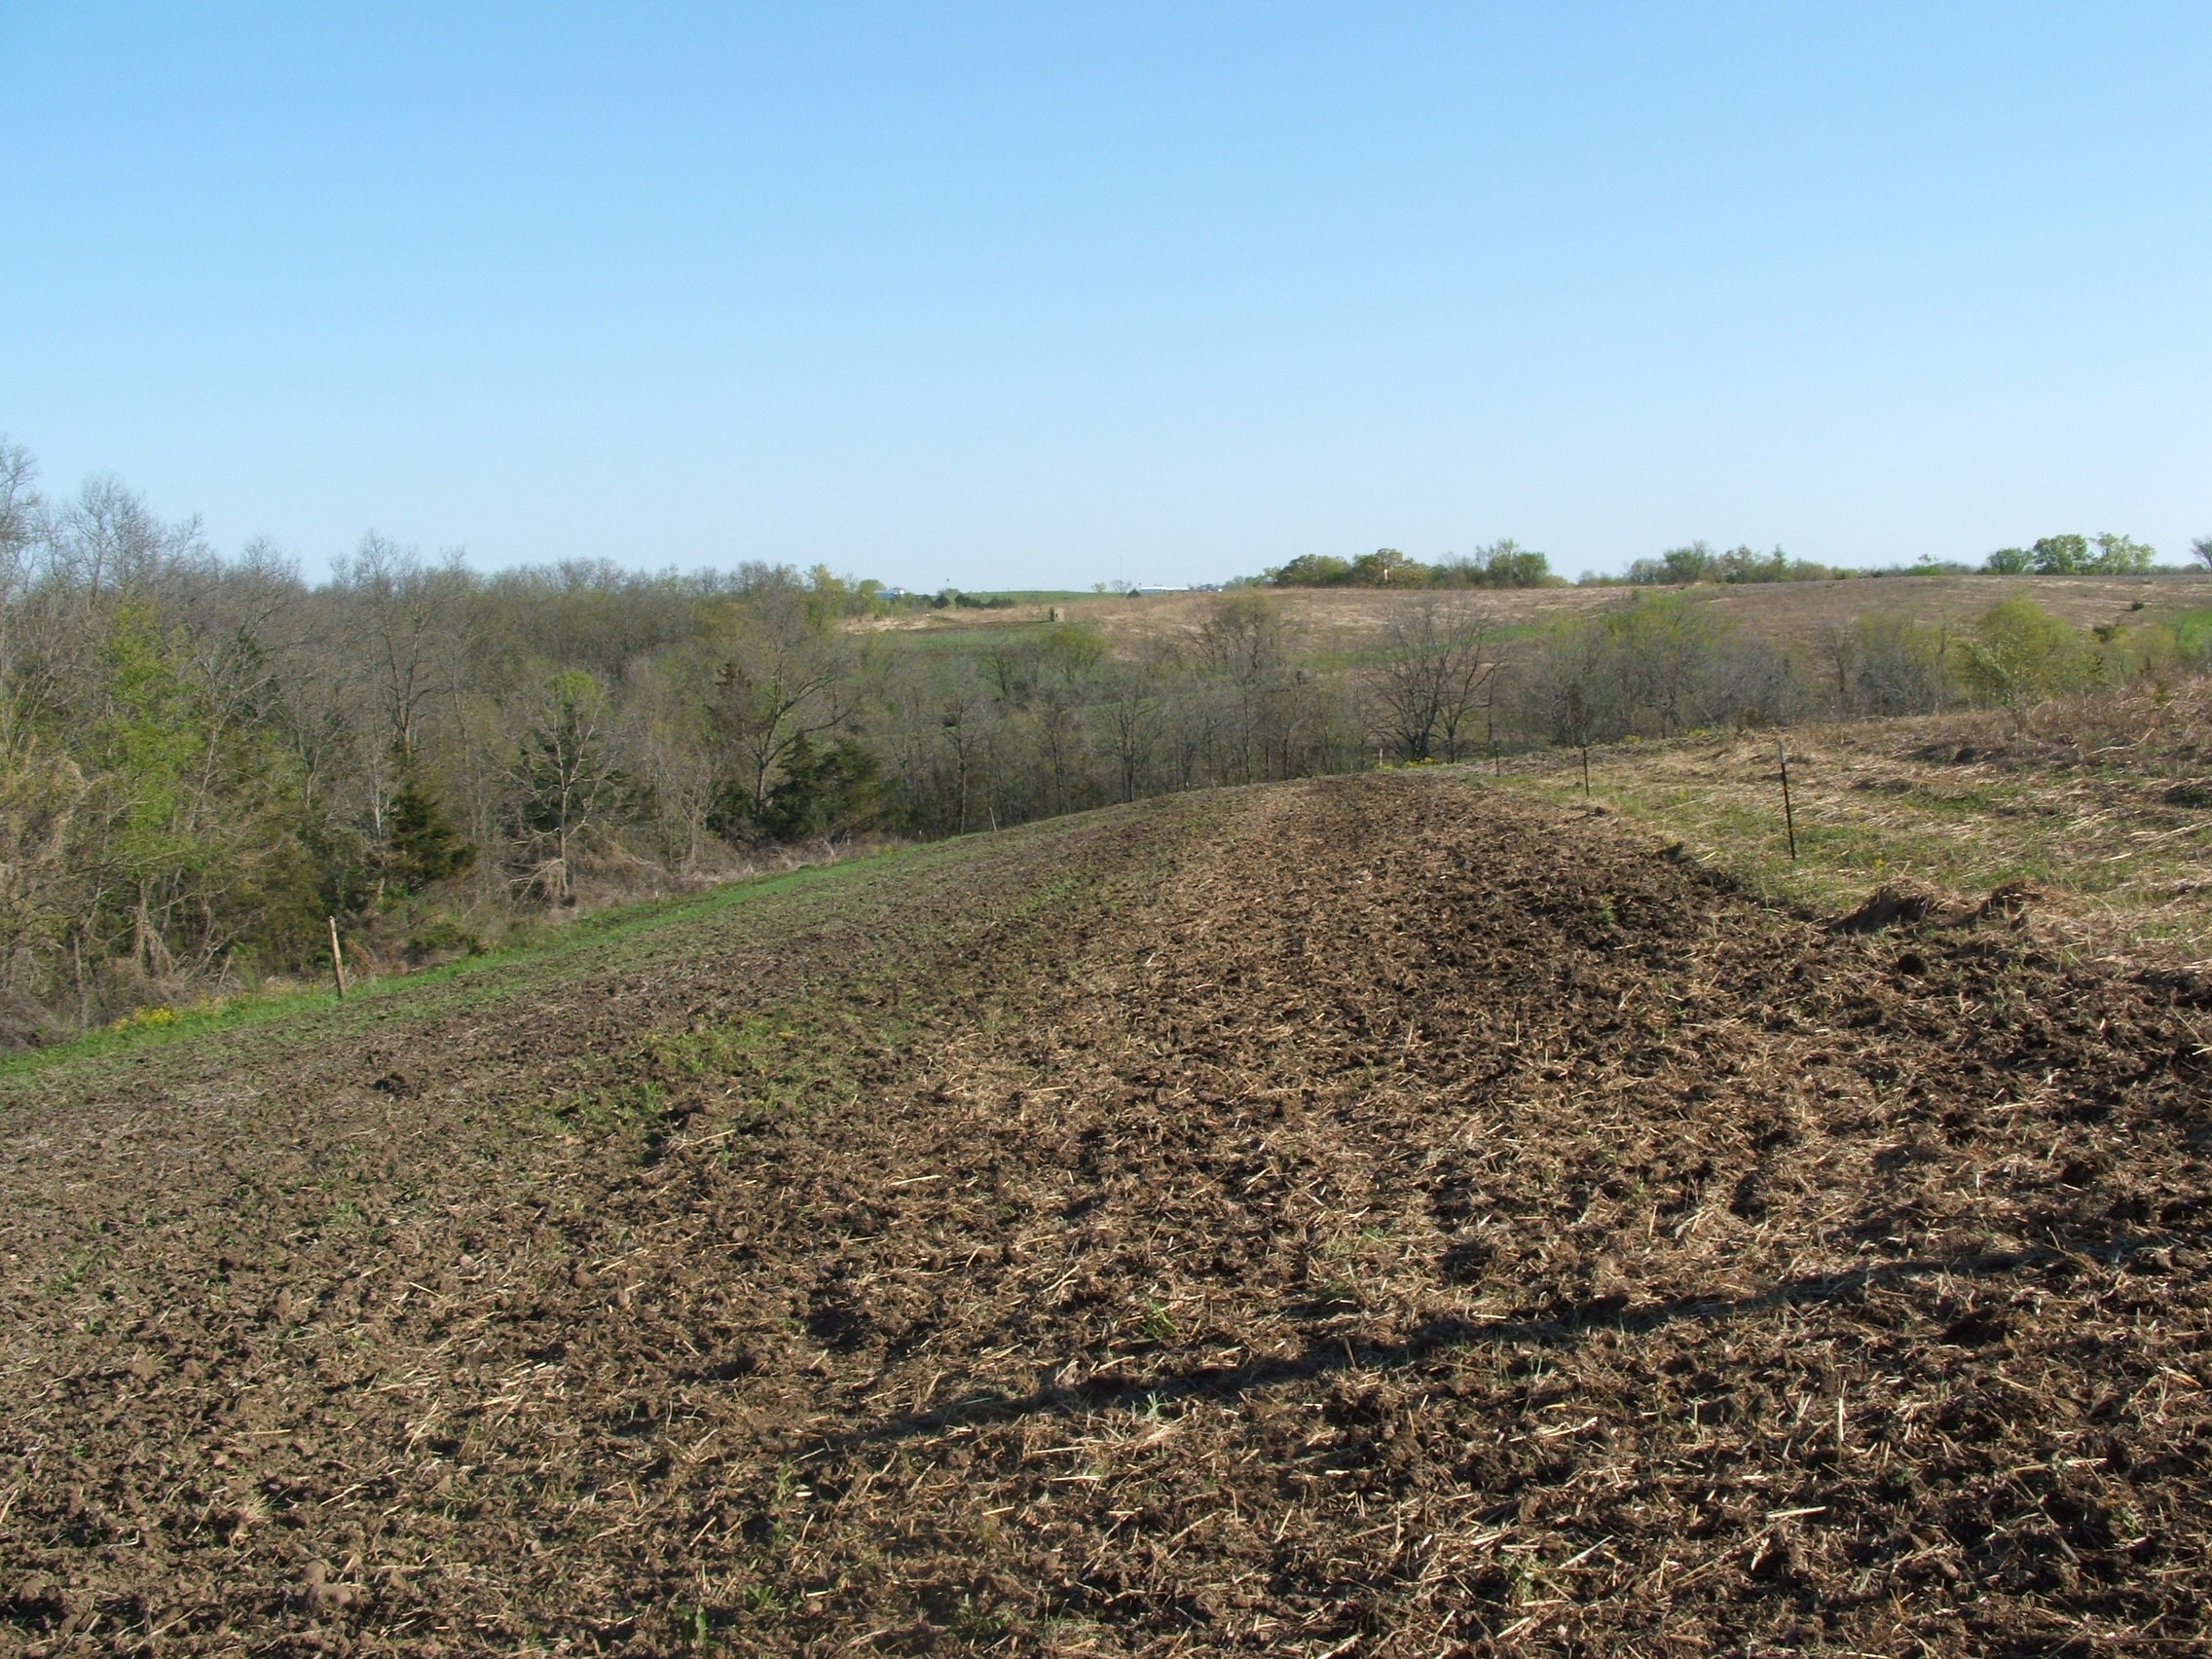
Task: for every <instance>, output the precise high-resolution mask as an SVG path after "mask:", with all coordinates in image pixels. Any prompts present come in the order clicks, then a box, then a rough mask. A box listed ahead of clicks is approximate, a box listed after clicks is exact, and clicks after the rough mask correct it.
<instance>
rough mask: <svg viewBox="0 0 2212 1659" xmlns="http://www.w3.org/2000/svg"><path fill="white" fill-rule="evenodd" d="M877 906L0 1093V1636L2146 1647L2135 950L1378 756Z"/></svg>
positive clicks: (2148, 1382) (2186, 1179)
mask: <svg viewBox="0 0 2212 1659" xmlns="http://www.w3.org/2000/svg"><path fill="white" fill-rule="evenodd" d="M916 868H917V869H918V870H919V875H922V876H926V877H927V879H920V878H918V876H917V875H916V874H915V873H911V872H908V873H903V866H901V865H900V864H899V863H897V862H896V861H894V862H893V863H890V864H887V865H884V866H877V867H873V868H870V869H866V870H862V871H858V872H855V873H853V874H852V875H851V876H850V878H849V879H848V880H846V881H845V882H843V883H842V884H841V885H836V886H834V887H830V886H823V887H820V888H816V889H812V890H809V894H808V895H801V896H798V897H793V898H791V899H789V900H787V901H779V902H777V903H763V904H762V905H760V906H758V907H756V908H744V907H736V908H731V909H729V910H726V911H722V912H718V913H717V914H716V915H715V916H712V917H709V918H706V919H704V920H701V921H697V922H692V923H684V924H682V925H681V926H678V925H672V926H671V928H669V929H667V930H664V937H659V938H658V939H657V941H656V942H654V943H653V944H652V945H651V946H650V948H645V947H641V948H640V949H639V950H638V951H636V952H634V953H633V954H632V955H631V956H629V957H623V958H620V959H619V960H613V959H610V961H609V962H608V964H607V965H606V966H604V967H603V968H599V969H593V970H591V971H588V972H582V973H580V974H579V975H578V976H577V977H571V978H570V979H568V980H566V981H564V982H559V983H551V982H548V983H535V982H532V981H518V982H516V983H514V984H512V985H509V986H508V987H507V990H506V995H505V997H504V999H503V1000H500V1001H497V1002H482V1003H476V1004H466V1003H463V1004H459V1005H456V1004H454V1003H451V1002H446V1003H438V1004H436V1005H434V1006H425V1007H424V1009H423V1010H420V1011H418V1012H415V1013H412V1014H410V1013H408V1012H406V1010H405V1009H404V1007H402V1006H396V1005H395V1006H394V1007H393V1008H392V1009H391V1010H389V1011H388V1012H387V1015H386V1021H385V1023H384V1024H383V1025H382V1027H381V1028H378V1029H375V1030H365V1029H362V1028H360V1027H358V1026H355V1027H350V1028H346V1027H340V1026H336V1025H333V1026H332V1027H331V1028H330V1030H329V1031H328V1032H327V1033H326V1034H325V1036H324V1038H323V1039H322V1040H320V1041H316V1042H313V1043H311V1044H309V1045H307V1046H305V1047H301V1048H298V1049H296V1050H294V1049H291V1048H288V1047H287V1045H286V1043H285V1041H284V1040H283V1039H282V1037H281V1035H280V1034H276V1033H266V1032H265V1033H254V1034H248V1035H247V1036H245V1037H242V1038H241V1039H240V1047H239V1048H238V1049H236V1050H235V1051H233V1052H232V1053H231V1054H230V1055H229V1056H227V1057H226V1056H225V1055H223V1054H220V1053H218V1052H216V1051H213V1050H212V1049H201V1050H196V1051H183V1050H181V1049H180V1050H179V1051H173V1052H169V1053H166V1054H164V1055H162V1056H159V1057H158V1058H152V1059H148V1060H146V1061H144V1062H141V1063H121V1064H114V1065H109V1066H107V1067H105V1068H104V1069H101V1070H99V1071H97V1072H92V1073H86V1074H81V1075H79V1074H67V1073H57V1074H53V1075H51V1076H49V1077H47V1078H45V1079H43V1080H40V1081H38V1082H36V1083H34V1084H33V1085H31V1086H29V1087H27V1088H18V1090H17V1091H16V1093H15V1095H14V1096H13V1097H12V1098H10V1099H8V1100H6V1101H5V1102H4V1103H0V1135H4V1141H0V1156H4V1160H5V1161H4V1162H0V1270H4V1273H5V1278H6V1285H5V1290H6V1304H5V1306H6V1309H7V1312H6V1315H5V1324H4V1326H0V1372H4V1373H5V1374H6V1376H7V1379H8V1385H9V1390H10V1400H11V1403H10V1406H9V1408H8V1411H7V1413H6V1414H5V1415H6V1422H7V1430H6V1437H5V1442H4V1443H0V1454H4V1455H5V1458H6V1461H5V1463H0V1597H4V1598H6V1600H5V1601H4V1602H0V1606H4V1607H5V1609H6V1610H5V1614H4V1617H5V1620H6V1622H5V1623H0V1643H4V1642H10V1641H12V1642H14V1643H15V1644H17V1645H18V1646H20V1647H21V1648H22V1649H23V1650H25V1651H29V1652H40V1653H51V1652H61V1651H74V1650H83V1651H93V1650H128V1649H129V1648H130V1647H131V1646H132V1645H133V1644H134V1643H135V1644H138V1645H141V1646H143V1645H146V1644H147V1643H149V1642H151V1643H152V1644H153V1645H154V1650H156V1651H178V1652H187V1651H194V1650H205V1651H232V1650H237V1649H238V1648H240V1647H245V1648H250V1649H252V1650H255V1651H261V1652H286V1653H289V1652H297V1653H307V1652H331V1651H345V1652H358V1653H430V1652H442V1653H457V1652H477V1651H513V1650H515V1649H517V1648H518V1647H525V1646H532V1645H538V1646H544V1647H559V1646H564V1645H565V1646H566V1648H567V1650H570V1651H609V1652H637V1653H648V1652H650V1653H660V1652H670V1651H678V1650H682V1648H684V1647H686V1646H713V1645H716V1644H720V1645H723V1646H725V1647H727V1648H728V1649H729V1650H732V1651H764V1652H808V1653H813V1652H820V1653H830V1652H835V1651H841V1650H850V1651H867V1650H876V1651H903V1652H921V1651H968V1650H975V1651H992V1650H996V1651H1005V1652H1051V1651H1061V1652H1068V1653H1076V1652H1088V1653H1169V1652H1177V1651H1185V1652H1201V1651H1203V1652H1240V1651H1251V1652H1259V1651H1262V1650H1267V1651H1289V1652H1305V1653H1309V1654H1316V1655H1317V1654H1321V1653H1327V1652H1335V1653H1338V1654H1344V1655H1351V1654H1360V1655H1369V1654H1374V1655H1382V1654H1407V1655H1412V1654H1417V1653H1418V1654H1435V1653H1439V1652H1466V1653H1480V1652H1493V1651H1560V1652H1568V1651H1572V1652H1578V1653H1588V1652H1610V1651H1624V1652H1625V1651H1630V1650H1634V1651H1639V1652H1645V1653H1677V1652H1678V1653H1682V1654H1692V1653H1696V1654H1703V1653H1709V1652H1714V1651H1728V1650H1737V1651H1742V1650H1746V1649H1748V1648H1751V1647H1752V1646H1754V1645H1756V1644H1760V1643H1772V1644H1786V1645H1788V1646H1790V1647H1794V1648H1798V1649H1808V1650H1820V1649H1828V1650H1834V1651H1845V1650H1851V1651H1862V1652H1872V1651H1881V1652H1899V1651H1912V1650H1914V1649H1915V1648H1916V1647H1917V1648H1918V1649H1919V1650H1921V1651H1929V1652H1936V1653H1966V1652H1992V1651H2003V1652H2023V1653H2025V1652H2058V1651H2062V1650H2063V1651H2076V1650H2080V1651H2087V1650H2090V1649H2092V1648H2100V1647H2105V1646H2110V1647H2115V1648H2142V1649H2146V1650H2152V1651H2160V1650H2164V1651H2189V1650H2194V1649H2195V1648H2197V1647H2199V1646H2200V1644H2201V1643H2202V1642H2203V1641H2204V1639H2205V1634H2206V1633H2205V1629H2204V1615H2203V1612H2202V1608H2203V1606H2204V1605H2205V1604H2206V1602H2207V1599H2208V1594H2212V1582H2208V1580H2212V1566H2208V1565H2207V1564H2208V1561H2212V1557H2208V1555H2207V1552H2206V1548H2205V1544H2206V1536H2205V1531H2206V1522H2205V1520H2204V1517H2205V1516H2206V1515H2207V1514H2208V1513H2212V1490H2208V1488H2212V1481H2208V1477H2207V1468H2206V1454H2207V1448H2208V1441H2207V1434H2208V1431H2212V1407H2208V1405H2207V1394H2206V1388H2207V1385H2208V1384H2212V1356H2208V1354H2207V1351H2206V1342H2205V1338H2206V1333H2207V1327H2208V1323H2212V1312H2208V1309H2212V1297H2208V1294H2207V1282H2206V1274H2207V1267H2208V1265H2212V1257H2208V1256H2207V1254H2206V1250H2205V1241H2204V1225H2205V1217H2206V1208H2205V1204H2206V1195H2207V1189H2208V1185H2212V1170H2208V1168H2207V1164H2206V1162H2205V1153H2206V1150H2207V1143H2208V1142H2212V1119H2208V1117H2207V1113H2206V1106H2205V1089H2204V1068H2205V1062H2206V1052H2207V1048H2206V1045H2207V1036H2206V1025H2207V1021H2208V1019H2212V1014H2208V1013H2207V1008H2206V999H2205V997H2204V995H2203V993H2202V991H2201V989H2200V987H2198V986H2197V984H2196V983H2195V981H2194V980H2192V979H2188V978H2186V977H2174V978H2168V979H2163V980H2161V979H2157V978H2155V977H2142V978H2135V979H2129V978H2122V977H2109V976H2098V975H2092V974H2088V973H2084V972H2079V971H2076V970H2072V969H2069V968H2067V967H2066V966H2064V965H2063V964H2062V963H2061V962H2060V961H2058V960H2056V959H2055V958H2054V957H2053V956H2052V955H2051V954H2050V953H2049V952H2047V951H2046V949H2045V948H2044V947H2043V946H2041V945H2039V943H2038V942H2037V939H2036V936H2035V934H2034V931H2033V928H2032V926H2030V925H2028V924H2027V923H2025V922H2023V921H2022V920H2021V919H2020V918H2017V917H2008V916H2006V915H2004V914H2003V912H2002V909H2001V908H2000V909H1998V910H1995V911H1993V912H1992V914H1991V915H1990V917H1989V918H1988V919H1987V920H1986V921H1984V922H1980V923H1977V924H1976V925H1973V926H1971V927H1968V926H1959V927H1943V928H1930V929H1923V930H1918V931H1913V930H1899V929H1894V928H1893V929H1888V930H1882V931H1875V932H1867V933H1851V932H1844V931H1839V930H1835V929H1831V928H1829V927H1826V926H1824V925H1821V924H1820V923H1818V922H1816V921H1814V920H1812V919H1809V918H1799V917H1793V916H1791V915H1788V914H1787V913H1784V912H1780V911H1777V910H1775V909H1772V908H1766V907H1761V906H1758V905H1756V904H1754V903H1751V902H1750V901H1748V900H1747V899H1745V898H1743V897H1741V896H1739V895H1737V894H1735V893H1733V892H1732V891H1730V890H1728V889H1727V888H1726V887H1725V886H1724V885H1721V884H1719V883H1716V882H1715V881H1714V880H1713V879H1712V878H1710V877H1709V876H1707V875H1705V874H1704V873H1703V872H1702V871H1700V870H1698V869H1697V868H1695V867H1694V866H1686V865H1683V864H1679V863H1676V862H1673V861H1670V860H1669V859H1667V858H1666V857H1664V856H1663V855H1661V854H1660V853H1658V852H1657V851H1655V850H1654V849H1653V848H1652V847H1651V846H1650V845H1649V844H1648V843H1646V842H1643V841H1641V840H1639V839H1637V838H1635V837H1633V836H1630V835H1627V834H1624V833H1622V832H1621V831H1620V830H1618V829H1617V828H1615V827H1614V826H1612V825H1611V824H1609V823H1607V822H1604V821H1601V820H1592V819H1583V818H1579V817H1575V816H1571V815H1568V814H1564V813H1561V812H1559V811H1558V810H1556V809H1551V808H1544V807H1538V806H1532V805H1529V804H1526V803H1521V802H1516V801H1513V800H1510V799H1507V798H1504V797H1501V796H1499V795H1496V794H1493V793H1489V792H1486V791H1481V790H1477V789H1472V788H1469V787H1467V786H1465V785H1464V784H1462V783H1459V782H1456V781H1454V780H1451V779H1446V778H1437V777H1421V776H1409V775H1395V776H1389V775H1385V776H1369V777H1356V778H1347V779H1335V780H1328V781H1322V782H1315V783H1310V784H1301V785H1290V786H1278V787H1274V788H1269V789H1261V790H1250V791H1238V792H1226V793H1217V794H1211V795H1202V796H1189V797H1178V798H1174V799H1170V800H1165V801H1160V802H1154V803H1150V804H1147V805H1145V806H1141V807H1138V808H1130V809H1119V810H1116V811H1113V812H1109V813H1104V814H1096V815H1091V816H1088V817H1086V818H1084V819H1080V820H1066V821H1059V822H1055V823H1051V824H1046V825H1040V826H1036V827H1034V828H1032V829H1031V830H1024V831H1022V832H1019V833H1017V834H1010V835H1008V836H1004V837H999V838H997V839H995V840H994V839H990V838H985V837H977V838H974V839H972V840H970V841H968V842H964V843H961V844H959V845H958V846H957V847H955V848H953V849H950V850H948V851H944V852H942V853H937V854H933V855H932V861H931V862H929V863H928V864H927V866H926V867H922V866H916ZM11 1493H12V1495H9V1494H11Z"/></svg>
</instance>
